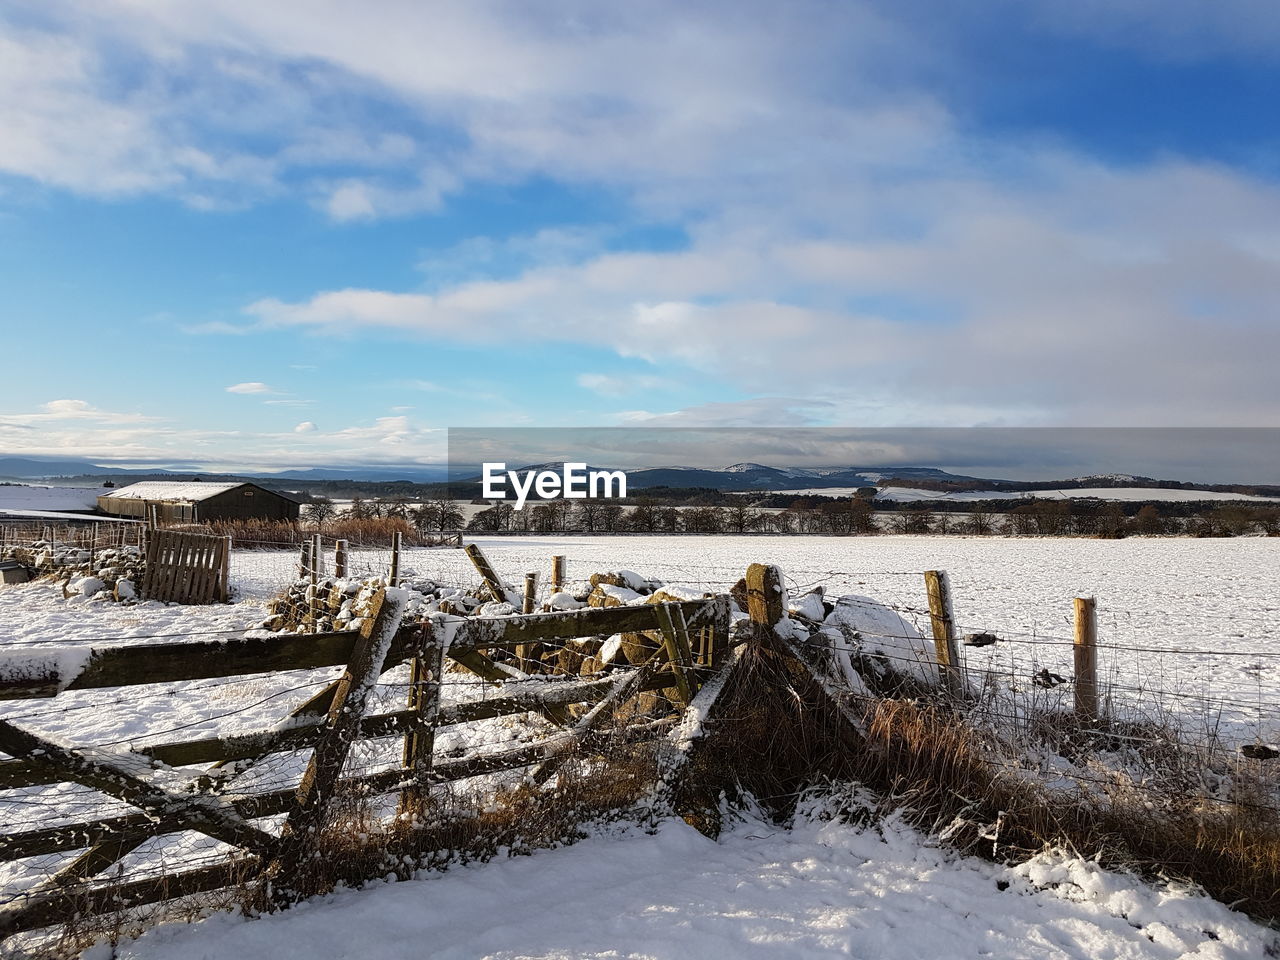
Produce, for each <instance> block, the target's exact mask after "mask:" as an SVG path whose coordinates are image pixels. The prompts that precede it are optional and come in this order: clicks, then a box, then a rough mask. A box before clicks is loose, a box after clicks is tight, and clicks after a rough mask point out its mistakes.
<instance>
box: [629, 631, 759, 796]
mask: <svg viewBox="0 0 1280 960" xmlns="http://www.w3.org/2000/svg"><path fill="white" fill-rule="evenodd" d="M745 648H746V645H745V644H743V645H740V646H738V647H736V648H734V649H733V650H731V651H730V652H729V653H728V655H727V656H726V657H725V658H724V665H723V666H722V667H721V668H720V669H719V670H718V671H717V672H716V673H715V674H714V675H713V676H712V677H711V678H710V679H709V680H707V682H706V683H704V684H703V685H702V687H701V689H699V690H698V692H697V694H696V695H695V696H694V698H693V701H692V702H691V703H690V704H689V705H688V707H687V708H686V709H685V711H684V713H683V714H681V716H680V720H679V722H678V723H677V724H676V726H675V729H673V730H672V731H671V734H670V735H669V736H668V737H667V738H666V740H665V741H664V742H662V743H661V744H660V745H659V747H658V782H657V783H656V784H655V786H654V790H653V794H652V796H651V797H650V799H649V803H648V807H649V809H648V811H647V813H648V816H649V819H651V820H656V819H661V818H663V817H667V816H670V815H672V814H674V813H677V810H676V806H677V798H678V796H679V793H680V781H681V777H682V775H683V773H684V771H685V769H686V768H687V767H688V766H689V764H690V762H691V761H692V760H693V758H694V755H695V753H696V751H697V749H698V748H699V747H700V746H701V745H702V743H703V742H704V741H705V737H706V733H707V729H706V728H707V724H708V723H710V722H711V721H712V720H713V719H714V714H715V711H716V706H717V701H718V700H719V698H720V696H721V694H723V693H724V691H725V689H726V688H727V687H728V685H729V680H730V679H731V678H732V676H733V674H734V671H736V670H737V669H738V666H739V664H741V662H742V653H743V650H744V649H745ZM679 812H681V813H683V811H679Z"/></svg>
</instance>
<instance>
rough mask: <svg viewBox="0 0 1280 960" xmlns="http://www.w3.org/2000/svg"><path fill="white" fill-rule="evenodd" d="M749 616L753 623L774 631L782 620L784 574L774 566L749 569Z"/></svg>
mask: <svg viewBox="0 0 1280 960" xmlns="http://www.w3.org/2000/svg"><path fill="white" fill-rule="evenodd" d="M746 579H747V614H748V616H750V617H751V620H752V622H753V623H756V624H759V625H760V626H762V627H768V628H769V629H770V630H772V629H773V627H774V625H775V624H776V623H778V621H780V620H781V619H782V614H783V610H782V573H781V571H780V570H778V568H777V567H775V566H773V564H768V563H753V564H751V566H749V567H747V578H746Z"/></svg>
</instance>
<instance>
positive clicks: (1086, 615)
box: [1073, 597, 1099, 723]
mask: <svg viewBox="0 0 1280 960" xmlns="http://www.w3.org/2000/svg"><path fill="white" fill-rule="evenodd" d="M1075 614H1076V625H1075V626H1076V629H1075V646H1074V648H1073V653H1074V655H1075V669H1076V688H1075V711H1076V716H1077V717H1079V718H1080V719H1081V720H1083V721H1084V722H1086V723H1097V721H1098V715H1099V714H1098V602H1097V601H1096V600H1095V599H1094V598H1093V597H1076V598H1075Z"/></svg>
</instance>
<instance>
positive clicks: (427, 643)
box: [398, 621, 444, 817]
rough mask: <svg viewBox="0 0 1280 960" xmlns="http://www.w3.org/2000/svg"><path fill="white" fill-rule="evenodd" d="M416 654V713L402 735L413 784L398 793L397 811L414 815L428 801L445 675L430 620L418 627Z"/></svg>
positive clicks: (412, 685) (412, 679) (412, 669)
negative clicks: (437, 721)
mask: <svg viewBox="0 0 1280 960" xmlns="http://www.w3.org/2000/svg"><path fill="white" fill-rule="evenodd" d="M419 631H420V632H419V634H418V637H417V644H418V649H417V655H416V656H415V657H414V658H413V660H412V661H411V662H410V665H409V703H408V706H409V709H410V710H414V711H416V712H417V716H415V717H414V719H413V722H412V724H411V726H410V728H409V731H408V733H406V734H405V737H404V768H405V770H406V771H408V772H409V773H410V775H411V776H412V777H413V784H412V785H411V786H407V787H405V788H404V790H403V791H401V793H400V802H399V805H398V806H399V810H398V812H399V814H400V815H401V816H402V817H414V816H416V815H418V814H419V813H421V812H422V808H423V806H424V805H425V803H426V800H427V795H428V794H427V791H428V783H427V775H428V774H429V773H430V772H431V766H432V758H433V754H434V751H435V739H436V715H437V714H438V713H439V711H440V683H441V678H442V677H443V676H444V645H443V644H442V643H441V642H440V639H439V637H438V636H437V635H436V631H435V625H434V624H432V623H431V622H430V621H428V622H426V623H424V624H422V625H421V627H420V628H419Z"/></svg>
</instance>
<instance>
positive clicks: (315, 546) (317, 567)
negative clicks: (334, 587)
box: [311, 533, 324, 580]
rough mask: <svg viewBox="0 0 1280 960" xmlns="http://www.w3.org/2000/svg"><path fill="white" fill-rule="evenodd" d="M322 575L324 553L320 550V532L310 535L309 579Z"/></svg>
mask: <svg viewBox="0 0 1280 960" xmlns="http://www.w3.org/2000/svg"><path fill="white" fill-rule="evenodd" d="M323 575H324V554H323V553H322V552H321V550H320V534H318V533H317V534H314V535H312V537H311V579H312V580H315V579H316V578H317V577H321V576H323Z"/></svg>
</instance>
